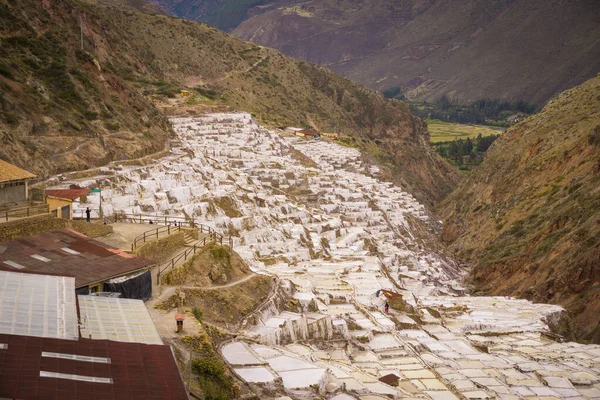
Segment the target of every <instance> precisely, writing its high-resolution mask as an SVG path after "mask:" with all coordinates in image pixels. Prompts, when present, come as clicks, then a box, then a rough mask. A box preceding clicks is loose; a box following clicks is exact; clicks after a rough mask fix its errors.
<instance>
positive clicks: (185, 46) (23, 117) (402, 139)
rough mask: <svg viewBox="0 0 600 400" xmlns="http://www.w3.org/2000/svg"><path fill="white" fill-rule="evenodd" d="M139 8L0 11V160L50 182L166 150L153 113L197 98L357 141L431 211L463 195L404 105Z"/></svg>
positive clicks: (45, 0)
mask: <svg viewBox="0 0 600 400" xmlns="http://www.w3.org/2000/svg"><path fill="white" fill-rule="evenodd" d="M132 5H133V6H135V7H136V8H137V9H141V10H144V11H146V10H145V8H144V7H142V6H143V4H142V5H140V4H139V1H137V0H102V1H79V0H65V1H59V0H25V1H19V2H17V3H15V2H12V1H7V0H0V6H1V7H2V12H1V13H0V38H1V42H0V55H2V63H1V68H0V85H1V86H0V90H1V92H0V96H1V98H2V102H1V103H0V104H1V105H2V115H1V117H2V118H0V141H1V142H2V143H3V146H2V147H1V148H0V157H1V158H3V159H7V160H9V161H11V162H14V163H16V164H17V165H20V166H25V167H27V168H28V169H31V170H33V171H34V172H37V173H39V174H42V175H44V174H48V173H54V172H61V171H66V170H72V169H81V168H86V167H91V166H97V165H102V164H104V163H106V162H107V161H110V160H114V159H121V158H128V157H133V156H138V155H143V154H147V153H152V152H155V151H159V150H161V149H162V148H163V147H164V144H165V142H166V140H167V138H168V136H169V134H170V128H169V125H168V124H167V122H166V119H165V118H164V117H163V115H162V114H161V112H160V111H159V109H158V108H157V107H156V106H155V104H156V105H164V104H170V100H169V99H168V98H167V97H168V96H170V97H173V96H174V93H178V92H179V89H182V88H190V90H192V92H194V93H195V95H194V96H193V97H192V99H191V100H190V102H193V101H195V100H194V99H199V100H198V103H199V105H200V106H205V107H229V108H231V109H239V110H245V111H249V112H252V113H254V114H255V115H256V116H257V118H258V119H260V120H261V121H262V122H263V123H266V124H268V125H271V126H279V125H286V124H294V125H301V126H307V127H308V126H314V127H316V128H317V129H319V130H321V131H324V132H341V133H343V134H344V135H347V136H351V137H354V138H355V140H354V142H353V143H354V145H355V146H357V147H359V148H361V149H363V150H367V152H368V154H371V155H373V156H374V157H376V158H377V159H378V160H379V161H381V162H383V163H384V164H386V165H387V166H388V167H389V176H390V177H391V178H393V179H395V180H396V181H397V182H398V183H400V184H403V185H404V186H406V187H408V188H410V189H411V190H412V191H413V192H414V193H415V194H416V195H417V196H418V197H419V198H420V199H421V200H424V201H427V202H429V203H432V202H434V201H436V200H439V199H441V198H442V197H443V196H444V195H445V194H447V193H449V192H450V190H451V189H452V187H453V186H454V184H455V182H456V174H455V173H454V172H453V171H452V170H451V169H450V168H449V167H448V166H447V165H446V164H445V163H444V162H443V161H441V159H439V158H438V157H437V156H436V155H435V154H434V153H433V152H432V151H431V150H430V149H429V145H428V140H429V134H428V131H427V128H426V125H425V124H424V123H423V121H421V120H420V119H418V118H416V117H414V116H413V115H412V114H411V113H410V111H409V109H408V107H406V106H405V105H404V104H403V103H400V102H392V101H388V100H385V99H384V98H383V97H382V96H381V95H379V94H377V93H375V92H373V91H370V90H367V89H364V88H362V87H360V86H358V85H357V84H355V83H353V82H351V81H349V80H346V79H343V78H340V77H338V76H336V75H334V74H333V73H331V72H330V71H328V70H326V69H324V68H321V67H318V66H315V65H311V64H308V63H304V62H300V61H297V60H294V59H291V58H289V57H286V56H283V55H282V54H280V53H279V52H277V51H275V50H271V49H265V48H261V47H259V46H256V45H254V44H251V43H246V42H243V41H241V40H238V39H235V38H233V37H231V36H228V35H226V34H224V33H222V32H220V31H218V30H216V29H214V28H211V27H208V26H206V25H203V24H200V23H194V22H190V21H185V20H181V19H177V18H172V17H168V16H166V15H159V14H156V13H155V12H154V10H152V9H151V8H150V9H149V10H148V12H149V13H144V12H140V11H137V10H136V9H134V8H132V7H131V6H132ZM80 29H81V31H80ZM82 43H83V50H82V49H81V46H82ZM192 111H193V110H192ZM167 112H170V111H169V109H168V108H167Z"/></svg>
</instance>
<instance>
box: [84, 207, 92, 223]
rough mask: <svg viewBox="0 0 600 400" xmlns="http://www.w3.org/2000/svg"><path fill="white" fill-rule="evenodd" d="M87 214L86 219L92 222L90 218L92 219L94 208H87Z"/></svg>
mask: <svg viewBox="0 0 600 400" xmlns="http://www.w3.org/2000/svg"><path fill="white" fill-rule="evenodd" d="M85 215H86V217H85V219H86V221H87V222H90V220H91V215H92V210H90V208H89V207H88V208H86V209H85Z"/></svg>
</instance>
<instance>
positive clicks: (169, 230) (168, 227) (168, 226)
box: [167, 225, 171, 235]
mask: <svg viewBox="0 0 600 400" xmlns="http://www.w3.org/2000/svg"><path fill="white" fill-rule="evenodd" d="M170 234H171V225H167V235H170Z"/></svg>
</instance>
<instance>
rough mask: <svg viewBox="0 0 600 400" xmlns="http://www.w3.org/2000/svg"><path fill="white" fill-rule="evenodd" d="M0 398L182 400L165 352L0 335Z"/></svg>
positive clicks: (177, 378)
mask: <svg viewBox="0 0 600 400" xmlns="http://www.w3.org/2000/svg"><path fill="white" fill-rule="evenodd" d="M0 398H9V399H21V400H33V399H41V398H44V399H82V400H83V399H85V400H87V399H103V400H110V399H160V400H187V399H188V395H187V392H186V389H185V386H184V384H183V381H182V378H181V375H180V373H179V369H178V368H177V364H176V362H175V358H174V356H173V352H172V351H171V348H170V347H169V346H165V345H148V344H141V343H123V342H115V341H109V340H92V339H85V338H81V339H79V340H62V339H54V338H39V337H28V336H17V335H5V334H0Z"/></svg>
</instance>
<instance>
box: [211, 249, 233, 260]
mask: <svg viewBox="0 0 600 400" xmlns="http://www.w3.org/2000/svg"><path fill="white" fill-rule="evenodd" d="M210 252H211V254H212V255H213V257H214V258H217V259H225V260H227V262H228V263H230V262H231V253H230V252H229V250H227V249H226V248H225V247H220V246H213V247H211V249H210Z"/></svg>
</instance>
